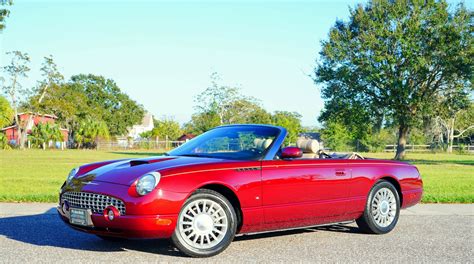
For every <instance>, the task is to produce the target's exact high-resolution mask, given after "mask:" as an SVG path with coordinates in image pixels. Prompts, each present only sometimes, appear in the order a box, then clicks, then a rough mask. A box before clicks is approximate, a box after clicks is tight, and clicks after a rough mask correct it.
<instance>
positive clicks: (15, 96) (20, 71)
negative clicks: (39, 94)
mask: <svg viewBox="0 0 474 264" xmlns="http://www.w3.org/2000/svg"><path fill="white" fill-rule="evenodd" d="M6 54H7V55H10V56H11V62H10V64H9V65H7V66H4V67H3V71H4V72H5V73H6V74H7V75H8V76H9V80H7V81H4V84H3V86H2V90H3V91H4V92H5V93H6V94H7V95H8V96H9V98H10V102H11V105H12V108H13V112H14V119H15V124H16V125H17V135H18V136H19V141H20V142H24V141H22V128H21V127H22V125H24V124H20V122H19V120H18V106H19V104H20V103H21V100H22V99H23V98H24V97H25V96H26V95H27V94H28V93H29V92H30V91H29V89H25V88H23V87H22V85H21V83H20V80H21V79H22V78H26V77H27V73H28V72H29V71H30V68H29V67H28V64H29V62H30V57H29V56H28V54H26V53H22V52H20V51H11V52H7V53H6ZM17 144H18V142H17ZM20 148H24V145H23V144H20Z"/></svg>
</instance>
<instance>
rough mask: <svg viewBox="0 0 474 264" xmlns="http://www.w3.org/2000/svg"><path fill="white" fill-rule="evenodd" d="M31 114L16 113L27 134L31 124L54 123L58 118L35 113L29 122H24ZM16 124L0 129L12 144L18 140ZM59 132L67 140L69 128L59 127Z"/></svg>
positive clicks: (31, 126) (29, 131)
mask: <svg viewBox="0 0 474 264" xmlns="http://www.w3.org/2000/svg"><path fill="white" fill-rule="evenodd" d="M31 115H33V113H19V114H18V121H19V122H20V124H22V125H25V126H26V129H27V134H30V133H31V129H32V128H33V126H37V125H38V124H46V123H49V124H54V123H55V122H56V119H58V117H57V116H55V115H46V114H45V115H41V114H37V115H34V118H33V119H32V120H31V122H30V123H29V124H26V123H27V122H28V121H29V118H30V116H31ZM17 126H18V125H17V124H13V125H11V126H8V127H5V128H2V129H1V130H0V131H1V132H3V133H4V134H5V136H6V137H7V139H8V141H9V142H12V143H13V144H16V143H17V142H18V133H17V132H18V128H17ZM60 131H61V134H62V135H63V141H64V142H67V140H68V135H69V130H68V129H65V128H60Z"/></svg>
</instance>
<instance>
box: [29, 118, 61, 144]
mask: <svg viewBox="0 0 474 264" xmlns="http://www.w3.org/2000/svg"><path fill="white" fill-rule="evenodd" d="M28 137H29V138H30V140H31V142H32V144H33V146H36V147H40V148H43V149H46V144H47V143H49V142H50V141H52V142H57V141H63V135H62V134H61V130H60V129H59V127H58V126H57V125H55V124H49V123H44V124H43V123H39V124H38V125H36V126H34V127H33V128H32V130H31V134H30V135H29V136H28Z"/></svg>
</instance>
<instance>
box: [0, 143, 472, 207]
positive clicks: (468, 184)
mask: <svg viewBox="0 0 474 264" xmlns="http://www.w3.org/2000/svg"><path fill="white" fill-rule="evenodd" d="M155 154H159V153H153V152H145V151H141V152H106V151H93V150H65V151H55V150H48V151H42V150H25V151H20V150H11V151H1V150H0V201H3V202H6V201H9V202H12V201H18V202H23V201H29V202H56V201H57V194H58V190H59V187H60V186H61V184H62V183H63V182H64V180H65V178H66V175H67V174H68V173H69V171H70V170H71V169H72V168H74V167H76V166H78V165H81V164H84V163H89V162H94V161H101V160H107V159H119V158H124V157H143V156H149V155H155ZM364 155H365V156H367V157H374V158H392V157H393V153H365V154H364ZM407 159H408V161H410V162H412V163H413V164H415V165H417V167H418V168H419V170H420V173H421V175H422V177H423V182H424V189H425V192H424V196H423V202H435V203H474V155H457V154H449V155H448V154H421V153H411V154H410V153H409V154H408V156H407Z"/></svg>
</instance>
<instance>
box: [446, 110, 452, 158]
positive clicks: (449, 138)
mask: <svg viewBox="0 0 474 264" xmlns="http://www.w3.org/2000/svg"><path fill="white" fill-rule="evenodd" d="M448 122H449V124H448V129H447V135H446V141H447V143H448V147H447V148H446V152H448V153H453V141H454V118H451V120H449V121H448Z"/></svg>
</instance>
